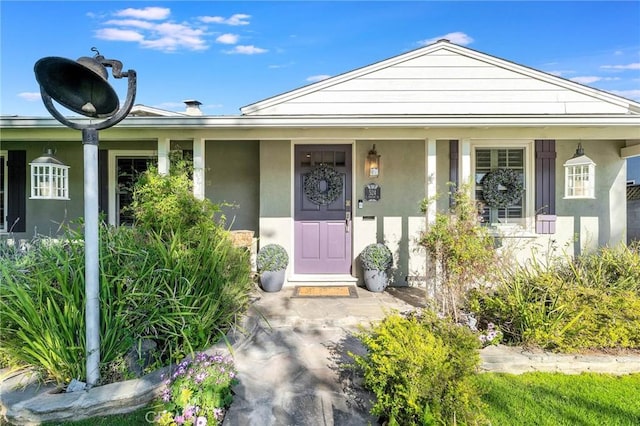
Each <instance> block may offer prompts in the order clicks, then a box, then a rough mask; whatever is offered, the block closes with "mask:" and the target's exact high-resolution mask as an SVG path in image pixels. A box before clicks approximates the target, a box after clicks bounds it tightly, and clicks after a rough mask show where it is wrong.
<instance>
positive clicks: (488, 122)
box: [0, 114, 640, 133]
mask: <svg viewBox="0 0 640 426" xmlns="http://www.w3.org/2000/svg"><path fill="white" fill-rule="evenodd" d="M74 121H75V122H77V123H79V124H83V125H89V124H90V123H91V120H89V119H87V118H78V119H77V120H74ZM479 126H481V127H532V126H533V127H535V126H540V127H554V126H579V127H603V126H613V127H632V126H636V127H638V129H639V130H638V132H639V133H640V115H635V114H628V115H619V114H618V115H611V114H602V115H600V114H580V115H544V114H541V115H508V116H507V115H397V116H367V115H359V116H337V115H336V116H324V115H322V116H319V115H312V116H308V115H296V116H260V115H257V116H200V117H128V118H126V119H125V120H123V121H122V122H120V123H119V124H118V127H122V128H149V127H158V128H179V127H183V128H195V127H199V128H233V127H238V128H278V127H299V128H323V127H372V128H375V127H378V128H383V127H409V128H410V127H413V128H415V127H479ZM59 127H64V126H63V125H62V124H60V123H59V122H58V121H57V120H55V119H54V118H50V117H20V116H17V117H0V129H2V128H7V129H8V128H59Z"/></svg>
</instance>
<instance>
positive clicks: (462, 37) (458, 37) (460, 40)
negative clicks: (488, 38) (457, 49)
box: [418, 31, 473, 46]
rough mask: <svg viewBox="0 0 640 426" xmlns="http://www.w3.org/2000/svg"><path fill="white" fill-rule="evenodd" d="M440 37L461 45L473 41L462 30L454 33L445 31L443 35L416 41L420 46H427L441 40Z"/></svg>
mask: <svg viewBox="0 0 640 426" xmlns="http://www.w3.org/2000/svg"><path fill="white" fill-rule="evenodd" d="M442 39H446V40H449V41H450V42H451V43H455V44H459V45H461V46H466V45H468V44H471V43H473V39H472V38H471V37H469V36H468V35H467V34H465V33H463V32H459V31H457V32H454V33H447V34H445V35H441V36H438V37H433V38H429V39H426V40H421V41H419V42H418V44H419V45H420V46H427V45H429V44H433V43H435V42H437V41H438V40H442Z"/></svg>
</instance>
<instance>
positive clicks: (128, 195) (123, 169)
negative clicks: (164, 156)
mask: <svg viewBox="0 0 640 426" xmlns="http://www.w3.org/2000/svg"><path fill="white" fill-rule="evenodd" d="M156 162H157V160H155V159H150V158H146V157H145V158H140V157H138V158H123V157H118V161H117V167H116V172H117V185H116V211H117V212H118V213H117V217H118V225H125V224H127V225H130V224H133V214H132V213H131V212H130V211H129V210H128V207H129V206H130V205H131V202H132V201H133V187H134V185H135V183H136V181H137V180H138V177H139V176H140V175H141V174H142V173H144V172H145V171H147V169H148V168H149V166H150V165H152V164H155V163H156Z"/></svg>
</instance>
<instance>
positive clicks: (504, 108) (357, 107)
mask: <svg viewBox="0 0 640 426" xmlns="http://www.w3.org/2000/svg"><path fill="white" fill-rule="evenodd" d="M609 106H610V107H611V108H608V111H607V112H608V113H620V110H619V108H614V107H615V106H614V105H609ZM602 110H603V108H597V107H596V106H594V105H592V104H572V107H571V108H567V105H566V104H564V103H552V102H540V103H524V102H520V103H515V102H498V103H486V102H483V103H473V102H454V103H445V102H439V103H425V102H415V103H409V102H397V103H392V102H385V103H367V102H361V103H357V102H345V103H339V102H336V103H308V104H305V103H298V102H287V103H283V104H279V105H275V106H273V107H270V108H265V109H262V110H260V114H274V115H281V114H287V115H297V114H301V115H305V114H309V115H311V114H318V115H322V114H326V115H336V114H347V115H348V114H387V115H394V114H566V113H567V111H573V112H578V111H579V112H581V113H585V114H588V113H593V114H596V113H602V112H603V111H602Z"/></svg>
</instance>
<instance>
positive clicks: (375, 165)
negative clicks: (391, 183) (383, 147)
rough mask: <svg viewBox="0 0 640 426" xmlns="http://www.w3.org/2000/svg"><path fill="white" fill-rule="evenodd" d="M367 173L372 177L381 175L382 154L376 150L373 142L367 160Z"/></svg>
mask: <svg viewBox="0 0 640 426" xmlns="http://www.w3.org/2000/svg"><path fill="white" fill-rule="evenodd" d="M365 174H366V175H367V176H368V177H370V178H377V177H378V176H380V156H379V155H378V152H377V151H376V145H375V144H373V148H371V150H370V151H369V153H368V154H367V161H366V162H365Z"/></svg>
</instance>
